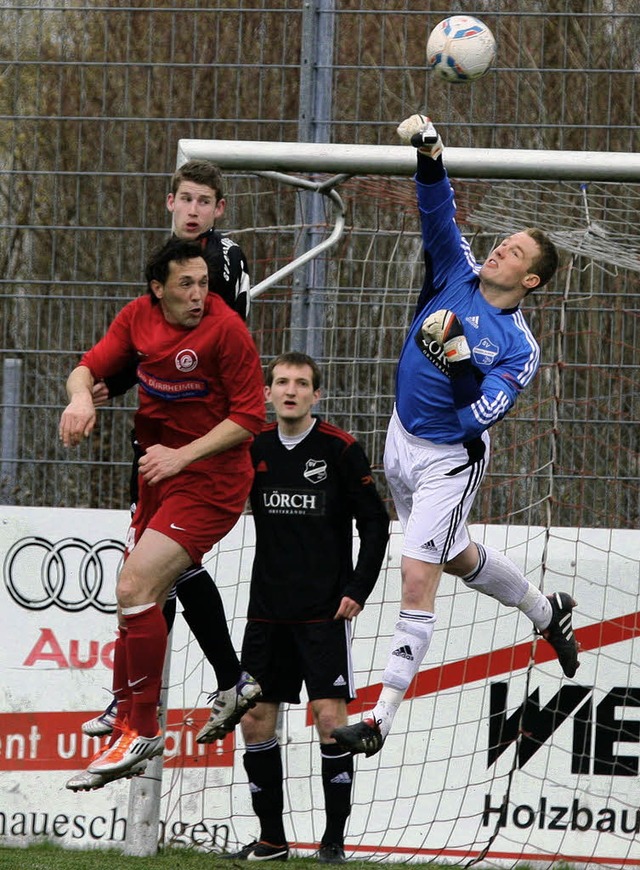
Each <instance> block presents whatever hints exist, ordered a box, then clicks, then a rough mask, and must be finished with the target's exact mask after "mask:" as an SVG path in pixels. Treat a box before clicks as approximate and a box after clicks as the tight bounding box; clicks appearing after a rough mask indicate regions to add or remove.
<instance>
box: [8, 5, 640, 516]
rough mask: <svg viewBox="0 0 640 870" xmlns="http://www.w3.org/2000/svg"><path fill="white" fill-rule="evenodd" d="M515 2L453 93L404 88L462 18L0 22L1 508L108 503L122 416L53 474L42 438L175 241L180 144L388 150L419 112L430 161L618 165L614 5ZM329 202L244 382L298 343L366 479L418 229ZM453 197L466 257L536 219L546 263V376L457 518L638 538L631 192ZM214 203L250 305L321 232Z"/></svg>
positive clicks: (169, 10)
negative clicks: (432, 134) (172, 211)
mask: <svg viewBox="0 0 640 870" xmlns="http://www.w3.org/2000/svg"><path fill="white" fill-rule="evenodd" d="M520 5H521V4H518V3H516V2H511V0H505V2H499V0H493V2H492V0H484V2H479V3H478V4H477V5H476V6H475V8H474V13H475V14H477V15H479V16H481V17H482V18H483V19H484V20H485V21H486V22H487V24H489V26H490V27H491V28H492V30H493V31H494V33H495V36H496V39H497V43H498V59H497V63H496V67H495V69H494V70H492V71H491V72H490V73H489V74H488V75H487V76H485V77H484V78H483V79H480V80H479V81H478V82H476V83H473V84H470V85H447V84H445V83H443V82H439V81H438V80H436V79H435V78H434V77H433V76H432V74H430V73H429V72H427V71H426V70H425V68H424V54H425V43H426V36H427V34H428V32H429V30H430V29H431V28H432V27H433V26H434V24H435V23H436V22H437V21H439V20H440V19H441V18H443V17H445V16H446V15H448V14H451V13H453V12H456V11H462V10H459V8H458V5H457V4H448V5H446V6H445V5H437V4H435V3H430V2H429V0H426V2H424V3H421V4H419V9H418V8H416V6H418V4H415V3H412V2H409V0H386V2H385V0H377V2H373V0H372V2H363V0H360V2H355V0H352V2H340V0H313V2H305V3H303V2H289V3H276V2H270V0H253V2H227V3H226V4H225V3H223V2H220V0H209V2H207V4H206V6H205V5H204V4H201V3H200V2H197V0H196V2H194V0H183V2H172V3H169V2H166V3H164V2H162V3H161V2H155V3H154V2H145V0H142V2H138V3H136V4H135V5H134V4H125V3H124V2H122V3H120V2H116V3H111V4H105V5H98V4H88V3H83V2H79V0H75V2H74V0H59V2H45V0H42V2H37V3H36V2H33V3H28V2H21V3H11V2H6V0H0V19H1V20H2V24H3V26H2V29H1V31H0V47H1V48H0V73H1V74H0V116H1V117H2V122H3V123H2V126H1V127H0V155H1V156H0V198H1V201H2V204H3V209H2V218H1V223H0V262H1V264H2V270H1V271H0V282H1V286H0V300H1V302H0V305H1V312H2V314H1V330H2V331H1V333H0V354H1V360H0V363H1V364H0V379H1V380H0V386H1V397H2V398H1V407H2V426H1V428H0V435H1V439H2V440H1V451H2V453H1V456H0V461H1V466H0V495H1V497H2V500H3V501H4V502H5V503H12V504H18V505H21V504H22V505H61V506H87V507H113V508H120V507H123V506H125V505H126V504H127V488H128V475H129V464H130V452H129V440H128V433H129V429H130V425H131V408H132V406H133V405H134V403H135V397H134V396H126V397H124V398H123V399H119V400H116V401H115V402H114V403H113V408H111V409H106V410H105V411H103V412H101V414H100V425H99V426H98V428H97V431H96V433H95V435H94V436H93V437H92V439H91V441H90V442H89V443H87V444H85V445H84V446H83V447H82V448H80V449H78V450H77V451H73V452H71V453H68V452H66V451H64V450H63V449H62V448H61V446H60V445H59V444H58V441H57V422H58V418H59V415H60V412H61V410H62V408H63V407H64V404H65V392H64V381H65V378H66V375H67V374H68V372H69V371H70V370H71V368H72V367H73V365H74V364H75V362H76V361H77V359H78V356H79V353H80V352H81V351H82V350H83V349H84V348H86V347H87V346H89V345H90V344H92V343H93V342H94V341H95V340H96V339H97V338H98V337H99V336H100V335H101V334H102V332H103V331H104V330H105V328H106V327H107V325H108V323H109V321H110V319H111V318H112V317H113V315H114V314H115V313H116V311H117V310H118V309H119V308H120V307H121V306H122V305H123V303H124V302H125V301H126V300H128V299H130V298H131V297H132V296H134V295H136V294H137V293H139V292H141V290H142V289H143V287H142V283H141V280H142V274H143V270H144V264H145V261H146V258H147V255H148V253H149V250H150V248H151V247H152V246H154V245H155V244H156V243H157V242H159V241H161V240H163V239H164V238H165V236H166V235H167V233H168V230H169V223H168V215H167V212H166V210H165V197H166V194H167V192H168V183H169V176H170V174H171V172H172V170H173V168H174V167H175V162H176V154H177V146H178V140H179V139H181V138H194V139H206V138H216V139H228V140H229V143H230V144H229V147H230V148H233V141H234V140H237V139H243V140H263V141H308V142H317V143H322V142H331V143H347V144H348V143H356V144H376V145H388V146H392V145H395V144H396V138H395V132H394V131H395V126H396V124H397V123H398V122H399V121H400V120H402V118H404V117H406V116H407V115H409V114H411V113H413V112H414V111H416V110H427V111H428V112H429V113H430V114H431V115H432V117H433V118H434V119H435V120H436V121H437V123H438V127H439V130H440V131H441V133H442V135H443V138H444V140H445V142H446V143H447V144H449V145H451V146H458V147H477V148H515V149H572V150H583V151H602V150H605V151H613V152H621V153H622V152H635V151H638V145H639V134H638V130H639V129H640V127H639V124H638V121H639V114H640V99H639V97H640V94H639V91H638V75H637V69H638V65H639V63H640V49H639V48H638V46H640V38H639V37H640V13H639V12H637V11H636V9H635V4H633V3H632V2H631V0H618V2H617V3H616V4H615V9H614V10H613V11H612V9H611V4H610V3H607V2H605V0H587V2H584V3H581V4H579V11H576V4H574V3H572V2H569V0H552V2H546V3H541V4H537V6H536V9H529V10H527V11H522V10H521V9H520V8H519V6H520ZM464 11H469V10H464ZM532 179H535V166H533V167H532ZM639 181H640V179H639ZM585 182H589V179H588V178H585ZM341 191H342V195H343V197H344V200H345V202H346V204H347V214H348V225H349V229H348V233H347V234H346V236H345V238H344V240H343V241H342V242H341V243H340V244H339V245H338V246H337V247H336V248H335V249H334V250H333V251H332V252H331V253H330V254H329V255H324V256H323V257H321V258H320V259H319V260H318V261H316V262H314V263H313V264H311V265H310V266H309V267H307V268H305V269H302V270H300V271H299V272H296V273H295V275H294V276H293V277H291V278H290V279H287V280H285V281H283V282H282V283H281V284H280V285H278V286H276V287H275V288H274V289H273V290H272V291H269V292H268V293H266V294H264V295H263V296H261V297H260V298H259V299H258V300H256V302H255V304H254V306H253V311H252V314H251V319H250V322H249V326H250V328H251V331H252V333H253V334H254V336H255V338H256V342H257V344H258V347H259V350H260V352H261V355H262V357H263V359H264V360H265V361H267V360H268V358H269V357H270V356H272V355H273V354H274V353H277V352H279V351H280V350H283V349H287V348H288V347H290V346H292V344H295V345H296V346H298V347H300V346H306V347H308V348H309V349H312V350H313V352H314V354H315V355H317V356H318V358H319V361H320V362H321V363H322V364H323V368H324V370H325V374H326V377H325V381H326V383H325V394H326V398H325V399H324V400H323V402H322V405H321V408H320V411H321V413H322V414H323V415H325V416H328V417H330V418H331V419H332V420H334V421H335V422H336V423H338V424H339V425H342V426H344V427H345V428H347V429H349V430H350V431H352V432H353V433H354V434H355V435H356V436H357V437H359V438H360V439H361V440H362V442H363V443H364V445H365V447H366V449H367V451H368V452H369V454H370V456H371V459H372V461H373V463H374V465H375V466H376V468H378V469H379V466H380V462H381V456H382V443H383V437H384V429H385V425H386V420H387V418H388V415H389V413H390V410H391V405H392V397H393V372H394V363H395V359H396V358H397V355H398V352H399V349H400V346H401V341H402V337H403V334H404V331H405V328H406V325H407V323H408V320H409V318H410V316H411V313H412V306H413V303H414V302H415V298H416V291H417V289H418V288H419V286H420V283H421V268H420V264H421V253H420V243H419V234H418V221H417V213H416V210H415V205H414V201H413V192H412V187H411V182H410V181H409V180H407V179H401V178H391V179H382V178H365V177H361V176H358V177H356V178H352V179H350V180H349V181H347V182H345V184H344V185H342V187H341ZM456 192H457V197H458V204H459V207H460V217H461V220H462V222H463V225H464V227H465V231H466V232H467V234H468V236H469V238H470V239H471V240H472V243H473V246H474V249H475V250H476V253H477V254H478V255H482V254H483V253H484V252H486V250H487V249H488V247H490V246H491V245H492V244H493V242H494V241H495V239H496V237H498V236H499V235H500V233H501V232H509V231H511V230H512V228H513V227H514V226H515V227H516V228H517V227H520V226H523V225H525V224H528V223H533V222H536V223H538V224H539V225H541V226H543V227H544V228H546V229H547V230H548V231H550V232H551V233H552V234H553V235H554V238H556V240H557V241H558V243H559V244H560V245H561V247H562V249H563V252H564V253H563V263H562V268H561V270H560V272H559V275H558V277H557V278H556V280H555V281H554V282H553V284H552V285H551V286H550V287H549V288H548V290H547V291H546V292H544V293H542V294H539V296H535V295H534V297H532V298H531V301H530V304H529V303H528V304H527V312H528V316H529V319H530V321H531V323H532V325H533V327H534V330H535V332H536V335H537V336H538V337H539V339H540V341H541V344H542V350H543V366H542V369H541V372H540V375H539V376H538V378H537V381H536V385H535V386H534V387H533V388H532V389H530V391H529V394H528V395H525V396H523V398H522V401H521V402H520V404H519V406H518V408H517V409H516V411H515V412H514V413H513V414H512V415H511V416H510V417H509V418H508V420H506V421H504V422H503V423H501V424H499V426H498V427H496V430H495V436H494V457H493V460H492V469H491V474H490V475H489V477H488V479H487V482H486V485H485V488H484V493H483V497H482V498H481V499H479V501H478V506H477V513H478V515H477V517H476V519H477V520H482V521H493V522H495V521H502V522H505V521H507V520H510V521H512V522H518V523H520V522H546V521H548V520H549V519H551V520H552V521H553V522H554V523H555V524H561V525H583V526H590V525H596V526H600V525H601V526H614V527H616V526H620V527H634V526H636V525H637V521H638V508H639V506H638V424H637V421H638V419H639V411H640V408H639V395H638V387H637V371H638V364H639V362H640V360H639V359H638V355H639V354H640V351H639V350H638V347H639V342H638V326H637V321H638V318H637V311H638V308H639V306H638V299H637V297H638V294H639V293H640V287H639V279H638V273H639V272H640V266H639V264H638V256H637V252H638V247H639V246H638V241H639V240H638V230H637V227H636V224H637V214H638V205H639V203H638V188H637V187H636V186H635V185H621V184H607V183H591V184H585V185H580V184H577V183H576V184H567V183H560V182H558V183H552V182H547V183H544V184H543V183H536V182H535V181H530V182H520V183H511V184H507V183H500V184H498V183H490V181H488V180H478V181H473V180H465V181H461V182H459V183H458V184H456ZM227 200H228V205H227V211H226V214H225V219H224V222H223V225H222V227H221V228H222V229H224V230H228V231H229V232H230V234H232V235H233V236H234V238H236V239H237V240H238V241H239V242H240V244H241V245H242V246H243V248H244V249H245V252H246V253H247V256H248V258H249V260H250V263H251V270H252V275H253V279H254V281H258V280H260V279H261V278H263V277H264V276H265V275H266V274H269V273H270V272H273V271H274V270H275V269H276V268H278V267H279V266H281V265H282V264H283V263H286V262H288V261H289V260H290V259H291V258H292V257H293V256H294V255H295V253H296V252H299V251H300V250H301V249H303V248H305V247H308V246H309V245H310V244H312V243H313V240H314V239H317V238H318V237H319V236H322V235H323V234H325V233H326V232H327V226H328V225H330V224H331V214H330V212H327V213H325V212H324V210H321V211H319V210H318V209H317V208H315V207H310V206H309V197H308V195H306V194H303V193H300V192H296V191H293V190H291V189H288V188H286V187H284V186H282V185H279V184H278V183H276V182H274V181H273V180H270V179H264V178H259V177H256V176H255V175H251V174H241V173H235V172H234V173H233V174H229V175H228V176H227ZM311 303H313V305H312V304H311ZM310 310H313V311H314V312H315V314H314V317H315V318H316V319H315V320H308V319H307V320H305V319H304V318H305V317H308V316H309V315H308V312H309V311H310ZM292 312H298V314H299V313H300V312H303V315H302V319H300V318H299V317H297V318H295V319H292ZM305 312H306V313H305ZM318 312H320V316H319V317H318ZM292 324H293V328H292ZM381 483H382V485H384V484H383V482H382V481H381Z"/></svg>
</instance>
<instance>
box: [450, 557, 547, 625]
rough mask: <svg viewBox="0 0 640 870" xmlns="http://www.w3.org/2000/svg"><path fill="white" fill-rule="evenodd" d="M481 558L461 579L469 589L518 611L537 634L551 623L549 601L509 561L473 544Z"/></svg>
mask: <svg viewBox="0 0 640 870" xmlns="http://www.w3.org/2000/svg"><path fill="white" fill-rule="evenodd" d="M476 547H477V548H478V554H479V556H480V558H479V560H478V564H477V566H476V568H475V569H474V570H473V571H472V572H471V574H467V575H466V576H465V577H462V581H463V583H464V584H465V585H466V586H468V587H469V589H475V591H476V592H481V593H482V594H483V595H488V596H489V597H490V598H495V599H496V601H499V602H500V603H501V604H504V605H505V606H506V607H517V608H518V610H521V611H522V612H523V613H524V615H525V616H527V617H528V618H529V619H530V620H531V622H533V624H534V625H535V627H536V628H537V629H538V631H542V630H543V629H545V628H546V627H547V626H548V625H549V623H550V621H551V604H550V603H549V600H548V598H547V597H546V596H545V595H543V594H542V592H540V590H539V589H537V588H536V587H535V586H533V585H532V584H531V583H529V581H528V580H527V578H526V577H525V576H524V574H523V573H522V572H521V571H520V569H519V568H518V567H517V566H516V565H514V563H513V562H512V561H511V559H507V557H506V556H505V555H503V554H502V553H500V552H499V551H498V550H494V549H493V547H487V546H485V545H482V544H476Z"/></svg>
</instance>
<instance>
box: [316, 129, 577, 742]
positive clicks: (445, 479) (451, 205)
mask: <svg viewBox="0 0 640 870" xmlns="http://www.w3.org/2000/svg"><path fill="white" fill-rule="evenodd" d="M398 134H399V135H400V137H401V139H402V140H403V141H404V142H405V143H411V144H412V145H413V146H414V147H415V148H417V172H416V176H415V180H416V188H417V196H418V206H419V211H420V220H421V224H422V239H423V246H424V251H425V263H426V266H427V276H426V278H425V282H424V285H423V287H422V292H421V294H420V298H419V301H418V307H417V312H416V316H415V318H414V320H413V323H412V325H411V327H410V329H409V334H408V335H407V338H406V340H405V343H404V346H403V348H402V352H401V354H400V359H399V362H398V370H397V375H396V402H395V408H394V412H393V417H392V419H391V421H390V423H389V428H388V433H387V440H386V445H385V456H384V466H385V474H386V477H387V481H388V483H389V487H390V490H391V493H392V495H393V499H394V503H395V506H396V510H397V513H398V518H399V519H400V522H401V524H402V527H403V530H404V543H403V548H402V603H401V610H400V615H399V619H398V622H397V623H396V626H395V632H394V636H393V641H392V646H391V651H390V655H389V658H388V662H387V666H386V669H385V671H384V675H383V679H382V684H383V687H382V690H381V693H380V696H379V698H378V701H377V703H376V706H375V707H374V709H373V710H372V711H371V713H370V714H368V716H367V718H366V719H364V720H363V721H362V722H359V723H357V724H355V725H346V726H343V727H340V728H337V729H336V730H335V731H334V732H333V734H332V736H333V737H334V739H335V740H336V741H337V743H338V744H339V745H340V746H342V747H343V748H345V749H349V750H351V752H354V753H364V754H365V755H367V756H369V755H373V754H374V753H376V752H378V751H379V750H380V748H381V747H382V744H383V743H384V740H385V738H386V736H387V734H388V733H389V731H390V729H391V724H392V722H393V718H394V716H395V714H396V711H397V709H398V707H399V705H400V703H401V701H402V699H403V697H404V695H405V692H406V690H407V689H408V687H409V685H410V683H411V681H412V679H413V677H414V676H415V675H416V673H417V672H418V669H419V667H420V663H421V662H422V661H423V659H424V657H425V655H426V652H427V650H428V648H429V644H430V642H431V637H432V634H433V629H434V626H435V622H436V616H435V599H436V593H437V590H438V585H439V583H440V578H441V576H442V573H443V572H444V571H446V572H447V573H448V574H453V575H455V576H457V577H460V578H461V579H462V581H463V582H464V583H465V584H466V585H467V586H468V587H469V588H470V589H475V590H476V591H478V592H482V593H483V594H485V595H489V596H491V597H492V598H495V599H497V600H498V601H500V602H501V603H502V604H505V605H507V606H509V607H517V608H518V609H519V610H521V611H522V612H523V613H524V614H525V616H527V617H528V618H529V619H530V620H531V622H532V623H533V625H534V627H535V629H536V630H537V632H538V633H539V634H541V635H542V637H544V638H545V639H546V640H547V641H548V642H549V643H550V644H551V645H552V646H553V648H554V649H555V651H556V654H557V656H558V659H559V661H560V666H561V668H562V670H563V672H564V674H565V675H566V676H568V677H573V676H574V674H575V672H576V670H577V668H578V644H577V642H576V639H575V637H574V634H573V629H572V624H571V611H572V609H573V608H574V607H575V604H576V602H575V601H574V600H573V598H572V597H571V596H570V595H569V594H568V593H566V592H556V593H554V594H553V595H549V596H545V595H543V594H542V593H541V592H540V590H539V589H537V588H536V587H534V586H533V585H532V584H531V583H529V582H528V580H527V579H526V578H525V577H524V575H523V574H522V573H521V572H520V570H519V569H518V568H517V567H516V566H515V565H514V564H513V563H512V562H511V561H510V560H509V559H507V558H506V557H505V556H504V555H503V554H502V553H500V552H498V551H497V550H494V549H492V548H491V547H488V546H486V545H484V544H479V543H475V542H473V541H471V540H470V538H469V534H468V531H467V527H466V521H467V517H468V515H469V512H470V510H471V507H472V505H473V501H474V498H475V495H476V493H477V491H478V489H479V487H480V484H481V482H482V479H483V477H484V474H485V471H486V468H487V463H488V460H489V444H490V442H489V433H488V430H489V428H490V427H491V426H493V424H494V423H496V422H497V421H498V420H500V419H501V418H502V417H504V415H505V414H506V413H507V412H508V411H509V409H510V408H511V407H512V406H513V404H514V402H515V401H516V399H517V397H518V394H519V393H520V392H521V390H523V389H524V388H525V387H526V386H527V385H528V384H529V383H530V381H531V380H532V379H533V377H534V376H535V373H536V371H537V368H538V365H539V359H540V350H539V347H538V344H537V342H536V340H535V339H534V337H533V335H532V333H531V331H530V329H529V327H528V325H527V323H526V321H525V319H524V316H523V315H522V313H521V311H520V309H519V305H520V303H521V301H522V300H523V299H524V297H525V296H526V295H527V294H528V293H531V292H532V291H533V290H536V289H538V288H539V287H542V286H543V285H544V284H546V283H547V282H548V281H549V280H550V279H551V277H552V276H553V274H554V273H555V271H556V268H557V264H558V255H557V253H556V250H555V247H554V245H553V243H552V242H551V241H550V240H549V239H548V238H547V236H546V235H545V234H544V233H542V232H541V231H540V230H537V229H525V230H522V231H521V232H517V233H514V234H513V235H511V236H509V237H508V238H506V239H505V240H504V241H503V242H501V243H500V244H499V245H498V246H497V247H496V248H495V249H494V250H493V251H492V252H491V253H490V254H489V256H488V257H487V259H486V260H485V262H484V263H483V264H482V266H481V265H480V264H478V263H477V262H476V260H475V259H474V257H473V255H472V253H471V250H470V248H469V245H468V244H467V242H466V241H465V239H464V238H463V237H462V235H461V233H460V230H459V229H458V226H457V224H456V223H455V213H456V206H455V201H454V195H453V190H452V188H451V185H450V183H449V179H448V177H447V173H446V170H445V167H444V164H443V161H442V141H441V139H440V137H439V136H438V134H437V132H436V130H435V128H434V127H433V124H432V123H431V122H430V121H429V119H428V118H426V117H425V116H423V115H412V116H411V118H408V119H407V120H406V121H403V123H402V124H401V125H400V126H399V127H398Z"/></svg>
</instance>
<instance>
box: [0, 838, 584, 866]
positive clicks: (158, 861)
mask: <svg viewBox="0 0 640 870" xmlns="http://www.w3.org/2000/svg"><path fill="white" fill-rule="evenodd" d="M270 863H271V864H274V865H275V866H276V867H278V868H281V870H285V866H284V865H283V863H282V862H281V861H278V862H275V861H272V862H270ZM246 866H247V865H246V863H245V862H243V861H228V860H226V861H225V860H221V859H220V858H217V857H216V856H215V855H213V854H211V853H205V852H195V851H192V850H190V849H175V848H172V849H167V850H165V851H162V852H160V853H159V854H158V855H157V856H155V857H153V858H133V857H130V856H127V855H123V854H122V852H120V851H118V850H115V849H92V850H90V851H80V850H76V849H62V848H61V847H60V846H57V845H52V844H48V843H45V844H38V845H36V846H29V847H28V848H26V849H23V848H9V847H3V846H0V870H223V868H226V870H246ZM409 866H411V867H412V868H413V867H419V868H420V870H443V868H445V867H449V868H450V867H452V866H458V867H460V866H464V865H451V864H429V863H424V864H423V863H418V862H416V863H412V864H411V865H407V864H404V863H402V862H400V861H392V862H388V863H381V862H379V861H349V862H348V870H372V868H376V870H378V868H383V870H398V868H405V870H406V868H408V867H409ZM314 867H315V868H317V867H318V862H317V861H316V860H315V859H314V858H289V860H288V861H287V863H286V870H311V868H314ZM514 870H531V868H530V867H529V865H527V864H518V865H516V867H515V868H514ZM554 870H572V867H571V865H569V864H565V863H561V862H559V863H557V864H555V865H554Z"/></svg>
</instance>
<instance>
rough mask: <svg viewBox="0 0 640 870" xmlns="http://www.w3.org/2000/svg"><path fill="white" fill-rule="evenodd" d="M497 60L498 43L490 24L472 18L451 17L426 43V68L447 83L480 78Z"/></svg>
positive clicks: (436, 29)
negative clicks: (488, 25)
mask: <svg viewBox="0 0 640 870" xmlns="http://www.w3.org/2000/svg"><path fill="white" fill-rule="evenodd" d="M495 58H496V41H495V39H494V37H493V33H491V31H490V30H489V28H488V27H487V25H486V24H485V23H484V22H482V21H480V19H479V18H474V17H473V16H472V15H451V16H450V17H449V18H445V19H444V20H443V21H441V22H440V23H439V24H436V26H435V27H434V28H433V30H432V31H431V33H430V34H429V39H428V40H427V66H428V67H429V69H431V70H433V72H434V73H436V75H438V76H439V77H440V78H442V79H444V80H445V81H447V82H451V83H453V84H458V83H462V82H471V81H473V80H474V79H479V78H480V76H483V75H484V74H485V73H486V72H487V71H488V70H489V68H490V67H491V65H492V64H493V62H494V61H495Z"/></svg>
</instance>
